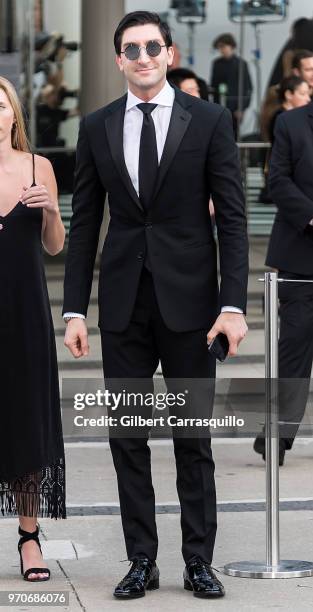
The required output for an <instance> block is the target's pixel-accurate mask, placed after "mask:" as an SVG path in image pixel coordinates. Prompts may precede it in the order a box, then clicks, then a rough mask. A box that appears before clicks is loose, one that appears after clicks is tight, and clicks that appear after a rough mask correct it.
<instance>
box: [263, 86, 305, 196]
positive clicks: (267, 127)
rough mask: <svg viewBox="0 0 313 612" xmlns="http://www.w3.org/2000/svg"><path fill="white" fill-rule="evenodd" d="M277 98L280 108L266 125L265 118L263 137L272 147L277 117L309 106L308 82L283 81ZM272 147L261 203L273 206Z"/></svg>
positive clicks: (265, 170) (270, 116)
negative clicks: (270, 182)
mask: <svg viewBox="0 0 313 612" xmlns="http://www.w3.org/2000/svg"><path fill="white" fill-rule="evenodd" d="M276 90H277V91H276V96H277V100H278V103H279V106H277V105H276V106H275V110H274V114H273V113H271V115H269V117H268V118H267V122H266V123H265V116H263V126H262V130H263V136H264V139H265V140H266V141H269V142H270V143H271V145H272V146H273V144H274V131H275V124H276V120H277V117H278V116H279V115H280V114H281V113H283V112H285V111H289V110H292V109H293V108H299V106H305V105H306V104H309V102H310V100H311V98H310V88H309V86H308V84H307V82H306V81H304V80H303V78H301V77H299V76H290V77H286V78H285V79H283V80H282V82H281V83H280V85H279V86H278V87H277V88H276ZM271 151H272V147H271V148H270V149H268V151H267V156H266V161H265V167H264V180H265V186H264V188H263V189H262V190H261V193H260V201H261V202H263V203H265V204H271V203H272V202H273V200H272V198H271V196H270V194H269V189H268V168H269V162H270V157H271Z"/></svg>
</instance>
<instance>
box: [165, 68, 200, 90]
mask: <svg viewBox="0 0 313 612" xmlns="http://www.w3.org/2000/svg"><path fill="white" fill-rule="evenodd" d="M186 79H195V80H196V81H197V75H196V74H195V73H194V72H193V71H192V70H189V68H173V70H168V72H167V80H168V81H169V82H170V83H173V85H176V87H180V85H181V83H182V82H183V81H185V80H186Z"/></svg>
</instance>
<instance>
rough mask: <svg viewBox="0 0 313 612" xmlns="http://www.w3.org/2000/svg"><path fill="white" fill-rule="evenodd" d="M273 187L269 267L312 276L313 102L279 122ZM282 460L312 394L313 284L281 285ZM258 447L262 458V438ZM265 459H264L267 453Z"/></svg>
mask: <svg viewBox="0 0 313 612" xmlns="http://www.w3.org/2000/svg"><path fill="white" fill-rule="evenodd" d="M269 186H270V191H271V195H272V198H273V201H274V202H275V204H276V206H277V207H278V212H277V214H276V218H275V221H274V225H273V229H272V234H271V238H270V242H269V247H268V252H267V258H266V265H268V266H271V267H273V268H276V269H278V271H279V276H280V277H281V278H286V279H296V280H297V281H301V280H304V279H308V280H313V103H312V102H311V103H310V104H308V105H307V106H302V107H301V108H297V109H294V110H291V111H288V112H286V113H282V114H281V115H280V116H279V117H278V119H277V122H276V125H275V143H274V148H273V152H272V154H271V163H270V174H269ZM278 295H279V301H280V308H279V313H280V337H279V345H278V348H279V355H278V362H279V363H278V369H279V378H280V379H281V381H280V420H281V421H285V422H286V424H285V425H283V426H282V427H281V431H280V464H281V465H282V464H283V461H284V455H285V451H286V450H289V449H291V447H292V444H293V441H294V438H295V435H296V432H297V429H298V426H297V425H294V424H293V423H300V422H301V420H302V418H303V415H304V411H305V407H306V402H307V397H308V391H309V381H310V377H311V369H312V359H313V283H301V282H300V283H299V282H295V283H279V285H278ZM254 448H255V450H256V451H257V452H259V453H262V454H263V456H264V453H265V445H264V437H261V436H259V437H258V438H257V439H256V441H255V445H254ZM263 458H264V457H263Z"/></svg>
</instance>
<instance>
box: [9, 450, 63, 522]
mask: <svg viewBox="0 0 313 612" xmlns="http://www.w3.org/2000/svg"><path fill="white" fill-rule="evenodd" d="M0 510H1V513H2V516H16V515H21V516H28V517H35V516H38V517H41V518H54V519H58V518H63V519H65V518H66V504H65V461H64V458H61V459H59V460H58V461H57V462H56V463H55V464H54V465H53V466H49V467H45V468H42V469H41V470H40V471H38V472H33V473H32V474H27V475H25V476H22V477H19V478H12V480H10V481H3V480H1V479H0Z"/></svg>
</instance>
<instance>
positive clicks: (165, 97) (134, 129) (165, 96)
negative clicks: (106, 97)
mask: <svg viewBox="0 0 313 612" xmlns="http://www.w3.org/2000/svg"><path fill="white" fill-rule="evenodd" d="M174 99H175V90H174V89H173V87H171V86H170V84H169V83H168V81H166V83H165V85H164V87H163V88H162V89H161V91H159V93H158V94H157V95H156V96H155V97H154V98H152V100H149V104H157V107H156V108H155V109H154V110H153V111H152V113H151V117H152V118H153V122H154V126H155V133H156V141H157V149H158V160H159V163H160V160H161V157H162V153H163V149H164V145H165V141H166V137H167V132H168V127H169V124H170V119H171V114H172V109H173V104H174ZM143 102H144V100H141V99H140V98H137V96H135V95H134V94H133V93H132V92H131V91H130V90H128V93H127V101H126V109H125V116H124V129H123V148H124V158H125V164H126V167H127V170H128V174H129V176H130V178H131V181H132V183H133V186H134V188H135V190H136V192H137V194H138V195H139V172H138V170H139V147H140V136H141V129H142V123H143V112H142V111H141V110H140V109H139V108H138V107H137V104H142V103H143ZM222 312H237V313H238V312H239V313H242V310H240V308H236V306H223V307H222ZM63 317H77V318H80V319H84V318H85V316H84V315H83V314H79V313H76V312H66V313H64V315H63Z"/></svg>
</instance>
